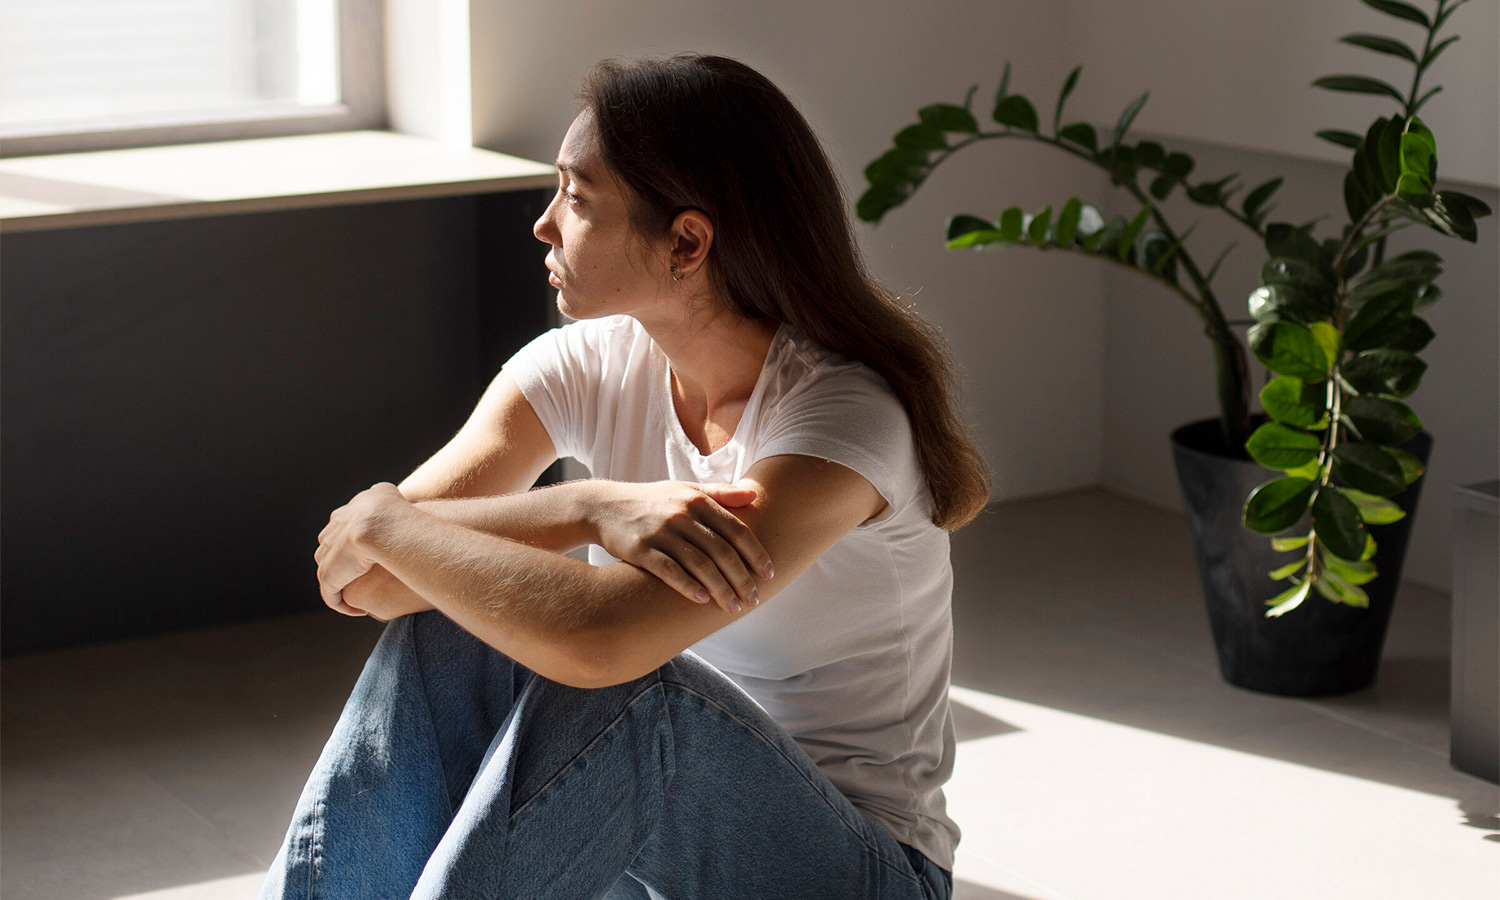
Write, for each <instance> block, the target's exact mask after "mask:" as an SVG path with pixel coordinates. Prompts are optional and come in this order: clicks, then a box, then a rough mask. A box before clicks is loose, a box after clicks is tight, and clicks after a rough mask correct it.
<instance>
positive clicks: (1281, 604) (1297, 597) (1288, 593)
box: [1266, 581, 1312, 618]
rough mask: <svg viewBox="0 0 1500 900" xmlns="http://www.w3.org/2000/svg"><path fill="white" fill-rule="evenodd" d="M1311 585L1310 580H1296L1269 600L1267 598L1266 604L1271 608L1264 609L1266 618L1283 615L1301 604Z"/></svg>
mask: <svg viewBox="0 0 1500 900" xmlns="http://www.w3.org/2000/svg"><path fill="white" fill-rule="evenodd" d="M1311 587H1312V582H1310V581H1302V582H1298V583H1297V584H1294V585H1292V586H1291V587H1289V588H1287V589H1286V590H1284V591H1282V592H1281V593H1279V594H1277V595H1276V596H1275V597H1272V598H1271V599H1270V600H1267V601H1266V605H1267V606H1269V607H1271V608H1270V609H1268V610H1266V618H1275V617H1277V616H1284V615H1286V614H1287V613H1289V612H1291V611H1292V610H1294V609H1296V608H1297V607H1299V606H1301V605H1302V601H1303V600H1306V599H1307V591H1308V589H1309V588H1311Z"/></svg>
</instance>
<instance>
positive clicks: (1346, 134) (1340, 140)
mask: <svg viewBox="0 0 1500 900" xmlns="http://www.w3.org/2000/svg"><path fill="white" fill-rule="evenodd" d="M1314 136H1315V137H1320V138H1322V139H1323V140H1325V141H1327V142H1328V143H1330V144H1337V145H1339V146H1340V147H1348V148H1349V149H1350V150H1353V149H1354V148H1356V147H1358V146H1359V145H1360V142H1361V141H1362V140H1364V139H1363V138H1361V137H1360V136H1359V135H1357V134H1355V133H1354V132H1352V131H1339V130H1338V129H1334V128H1327V129H1324V130H1323V131H1319V132H1317V133H1316V135H1314Z"/></svg>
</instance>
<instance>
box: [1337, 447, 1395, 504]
mask: <svg viewBox="0 0 1500 900" xmlns="http://www.w3.org/2000/svg"><path fill="white" fill-rule="evenodd" d="M1333 474H1334V475H1337V476H1338V477H1339V479H1340V480H1342V481H1343V482H1344V483H1345V484H1347V485H1349V486H1350V487H1352V488H1357V489H1358V490H1361V491H1365V492H1367V493H1370V494H1375V495H1378V496H1381V497H1389V496H1391V495H1393V494H1399V493H1401V492H1402V491H1404V490H1406V481H1405V480H1404V479H1403V478H1402V475H1401V464H1400V463H1399V462H1397V461H1396V458H1395V457H1394V456H1392V455H1390V454H1389V453H1387V452H1386V451H1385V449H1384V448H1382V447H1380V446H1377V445H1375V444H1363V443H1342V444H1339V445H1338V446H1337V447H1334V448H1333Z"/></svg>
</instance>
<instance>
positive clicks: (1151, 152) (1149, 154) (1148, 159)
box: [1135, 141, 1167, 169]
mask: <svg viewBox="0 0 1500 900" xmlns="http://www.w3.org/2000/svg"><path fill="white" fill-rule="evenodd" d="M1135 158H1136V159H1137V160H1139V161H1140V163H1141V165H1143V166H1145V167H1146V168H1148V169H1160V168H1161V164H1162V163H1163V162H1165V161H1166V158H1167V148H1165V147H1163V146H1162V145H1161V144H1158V143H1157V142H1156V141H1141V142H1140V143H1139V144H1137V145H1136V147H1135Z"/></svg>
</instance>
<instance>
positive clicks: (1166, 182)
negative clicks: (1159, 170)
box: [1151, 175, 1177, 200]
mask: <svg viewBox="0 0 1500 900" xmlns="http://www.w3.org/2000/svg"><path fill="white" fill-rule="evenodd" d="M1176 186H1177V179H1175V178H1173V177H1172V176H1171V175H1158V176H1156V177H1155V178H1153V179H1151V196H1153V197H1155V198H1156V199H1158V200H1165V199H1167V198H1168V197H1169V196H1171V194H1172V188H1174V187H1176Z"/></svg>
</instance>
